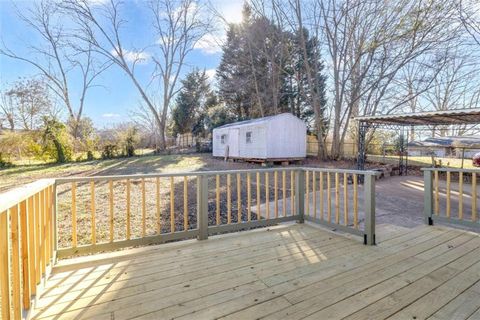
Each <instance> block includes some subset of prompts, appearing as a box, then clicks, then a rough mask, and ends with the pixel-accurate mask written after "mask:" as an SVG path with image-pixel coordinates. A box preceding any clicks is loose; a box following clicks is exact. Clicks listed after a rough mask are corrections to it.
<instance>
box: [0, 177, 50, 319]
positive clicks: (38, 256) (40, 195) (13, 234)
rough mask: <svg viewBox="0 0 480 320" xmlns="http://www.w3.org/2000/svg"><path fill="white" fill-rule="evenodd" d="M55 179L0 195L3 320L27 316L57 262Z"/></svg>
mask: <svg viewBox="0 0 480 320" xmlns="http://www.w3.org/2000/svg"><path fill="white" fill-rule="evenodd" d="M54 188H55V180H53V179H45V180H39V181H37V182H34V183H31V184H28V185H26V186H24V187H21V188H18V189H14V190H11V191H9V192H6V193H3V194H1V195H0V300H1V304H0V305H1V319H20V318H25V317H27V316H28V313H29V311H30V310H32V307H33V304H34V301H35V297H36V296H38V292H39V290H41V287H42V282H43V281H44V280H45V279H46V277H47V275H48V273H49V269H50V267H51V265H52V263H53V261H54V260H55V242H56V239H55V214H54V210H55V207H54V201H55V192H54Z"/></svg>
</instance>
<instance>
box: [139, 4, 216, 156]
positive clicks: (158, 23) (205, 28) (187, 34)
mask: <svg viewBox="0 0 480 320" xmlns="http://www.w3.org/2000/svg"><path fill="white" fill-rule="evenodd" d="M149 7H150V10H151V12H152V15H153V18H154V20H153V21H154V22H153V26H154V30H155V36H156V37H157V46H156V48H157V51H158V53H157V54H155V55H153V56H152V59H153V61H154V62H155V66H156V72H155V77H159V79H160V80H161V81H160V88H161V92H162V105H161V107H160V108H159V109H151V111H152V113H154V116H155V118H157V117H158V118H160V122H159V124H158V125H159V131H160V148H161V149H164V148H165V147H166V141H165V129H166V122H167V115H168V111H169V108H170V107H171V103H172V102H173V98H174V96H175V95H176V94H177V93H178V91H179V90H180V88H179V87H178V86H177V82H178V80H179V76H180V73H181V71H182V69H183V68H184V66H185V63H186V62H185V59H186V58H187V56H188V55H189V53H190V52H191V51H192V50H193V49H194V48H195V45H196V43H197V42H198V41H199V40H200V39H202V38H203V37H204V36H206V35H207V34H208V33H209V32H211V31H212V28H211V22H210V19H209V18H208V17H205V11H204V10H202V7H201V6H200V5H199V4H198V3H197V2H196V1H194V0H177V1H175V0H152V1H151V2H150V6H149ZM147 106H148V104H147Z"/></svg>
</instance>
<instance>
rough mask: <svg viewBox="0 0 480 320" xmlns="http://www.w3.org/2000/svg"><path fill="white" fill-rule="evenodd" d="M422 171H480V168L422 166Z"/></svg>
mask: <svg viewBox="0 0 480 320" xmlns="http://www.w3.org/2000/svg"><path fill="white" fill-rule="evenodd" d="M420 170H421V171H424V172H425V171H431V172H435V171H438V172H463V173H480V168H479V169H461V168H445V167H441V168H421V169H420Z"/></svg>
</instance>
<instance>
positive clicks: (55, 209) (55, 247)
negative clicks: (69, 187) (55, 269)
mask: <svg viewBox="0 0 480 320" xmlns="http://www.w3.org/2000/svg"><path fill="white" fill-rule="evenodd" d="M57 197H58V194H57V181H56V180H55V182H54V184H53V196H52V202H53V205H52V208H53V213H52V215H53V217H52V218H53V251H54V252H57V251H58V227H57V216H58V201H57ZM53 257H54V259H56V255H55V254H54V255H53ZM53 263H56V261H53Z"/></svg>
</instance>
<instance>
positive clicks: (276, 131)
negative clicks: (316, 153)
mask: <svg viewBox="0 0 480 320" xmlns="http://www.w3.org/2000/svg"><path fill="white" fill-rule="evenodd" d="M267 131H268V132H267V158H268V159H283V158H305V157H306V156H307V127H306V125H305V123H304V122H303V121H302V120H300V119H298V118H296V117H294V116H291V117H290V116H285V117H278V118H274V119H272V121H269V122H268V129H267Z"/></svg>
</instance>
